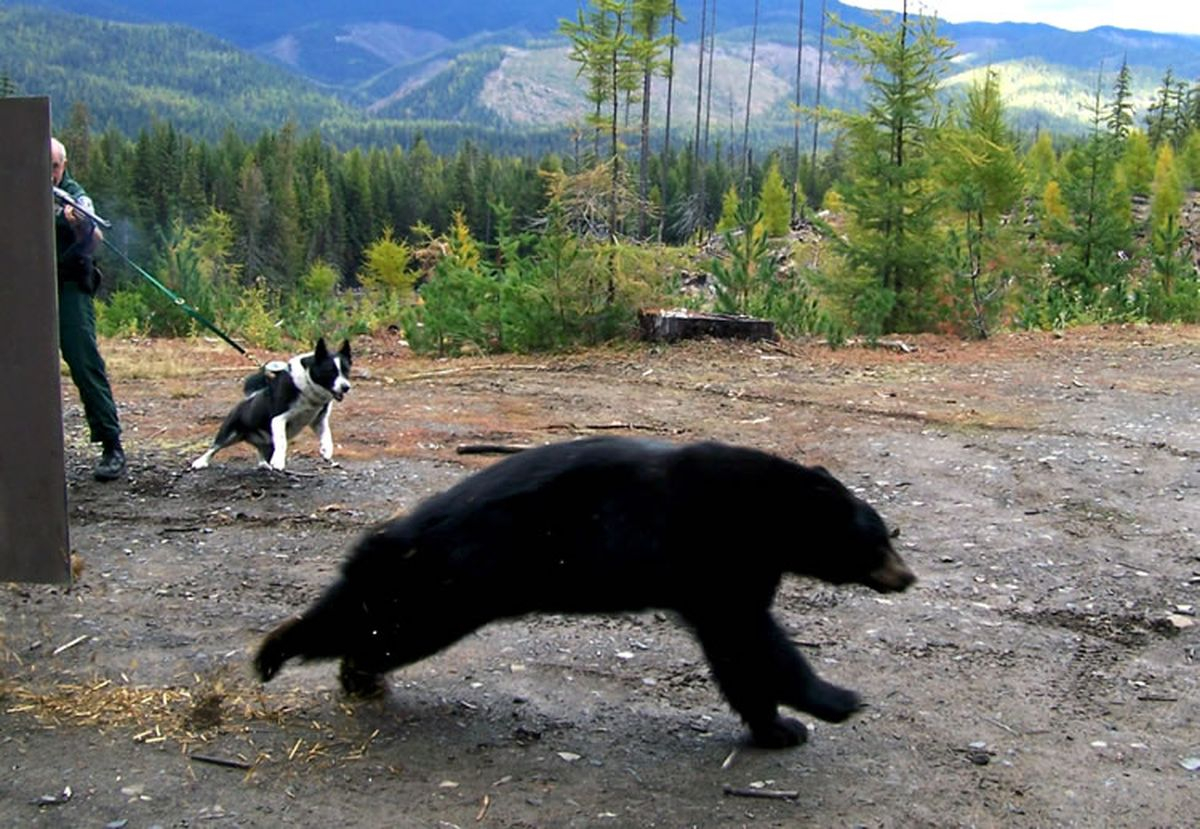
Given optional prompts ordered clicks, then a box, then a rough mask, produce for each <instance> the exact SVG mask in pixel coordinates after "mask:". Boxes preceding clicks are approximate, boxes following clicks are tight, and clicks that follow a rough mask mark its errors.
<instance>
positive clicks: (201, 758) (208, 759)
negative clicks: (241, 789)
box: [188, 754, 253, 771]
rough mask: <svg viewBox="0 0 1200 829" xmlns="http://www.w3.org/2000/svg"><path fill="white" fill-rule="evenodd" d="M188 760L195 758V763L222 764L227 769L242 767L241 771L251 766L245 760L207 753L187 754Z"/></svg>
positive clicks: (251, 766)
mask: <svg viewBox="0 0 1200 829" xmlns="http://www.w3.org/2000/svg"><path fill="white" fill-rule="evenodd" d="M188 759H189V760H195V761H196V762H197V763H211V764H212V765H214V766H223V767H224V768H227V769H242V770H243V771H245V770H247V769H251V768H253V765H252V764H250V763H247V762H246V761H245V760H231V759H229V758H226V757H213V756H212V755H209V754H189V755H188Z"/></svg>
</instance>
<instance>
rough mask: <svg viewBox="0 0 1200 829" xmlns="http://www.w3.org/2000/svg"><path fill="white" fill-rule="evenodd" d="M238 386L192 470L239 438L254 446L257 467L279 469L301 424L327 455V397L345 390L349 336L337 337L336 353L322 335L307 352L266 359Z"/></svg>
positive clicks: (329, 435)
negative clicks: (236, 399)
mask: <svg viewBox="0 0 1200 829" xmlns="http://www.w3.org/2000/svg"><path fill="white" fill-rule="evenodd" d="M242 388H243V391H245V393H246V397H245V399H243V400H242V401H241V402H240V403H238V404H237V406H235V407H234V409H233V411H232V412H230V413H229V416H228V417H226V418H225V422H224V423H222V424H221V428H220V430H219V431H218V432H217V436H216V438H214V439H213V443H212V446H211V447H209V449H208V451H207V452H205V453H204V454H203V455H201V456H200V457H198V458H196V460H194V461H192V469H204V468H206V467H207V466H208V462H209V461H210V460H212V456H213V455H215V454H217V452H219V451H221V450H222V449H224V448H225V447H226V446H232V445H233V444H235V443H239V442H241V441H243V440H244V441H246V442H247V443H249V444H251V445H253V446H254V448H255V449H257V450H258V454H259V456H260V461H259V465H260V466H264V467H265V466H270V467H271V468H272V469H280V470H281V469H283V468H284V466H285V464H286V463H287V448H288V441H289V440H291V439H292V438H294V437H295V436H296V435H298V434H300V432H301V430H303V429H304V427H306V426H311V427H312V430H313V431H314V432H316V433H317V437H318V438H319V439H320V442H321V457H322V458H324V459H325V460H327V461H328V460H332V459H333V433H332V432H330V431H329V413H330V410H331V409H332V408H333V401H335V400H341V399H342V398H343V397H344V396H345V395H346V392H348V391H350V341H349V340H343V341H342V347H341V348H340V349H338V351H337V353H330V351H329V349H327V348H326V347H325V338H324V337H322V338H320V339H319V340H317V345H316V348H315V350H313V351H312V352H310V353H308V354H298V355H296V356H295V357H293V358H292V359H290V360H288V361H287V362H286V363H284V362H275V363H268V364H267V366H266V367H265V368H264V369H263V370H261V371H259V372H258V373H256V374H252V375H250V376H249V377H247V378H246V382H245V384H244V385H243V387H242Z"/></svg>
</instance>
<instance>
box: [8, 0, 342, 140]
mask: <svg viewBox="0 0 1200 829" xmlns="http://www.w3.org/2000/svg"><path fill="white" fill-rule="evenodd" d="M0 74H4V75H7V76H8V78H9V80H10V81H11V82H12V83H13V85H14V86H15V87H16V91H17V93H18V94H23V95H49V96H50V98H51V104H52V109H53V114H54V117H55V118H56V120H57V119H60V118H65V117H66V115H67V112H66V110H67V109H68V108H69V107H70V106H71V105H72V104H74V103H75V102H83V103H85V104H86V105H87V107H88V109H89V110H90V111H91V113H92V117H93V119H94V123H95V125H96V126H97V127H98V128H101V129H103V128H105V127H107V126H109V125H112V126H115V127H116V128H117V129H119V130H122V131H124V132H127V133H136V132H137V130H139V129H140V128H141V127H144V126H145V125H147V124H149V123H151V121H152V120H153V119H155V118H159V119H162V120H164V121H169V122H170V123H172V124H173V125H174V126H175V127H176V129H179V130H180V131H183V132H187V133H190V134H193V135H199V136H205V137H208V138H215V137H217V136H219V135H220V133H221V132H223V131H224V130H225V129H226V128H227V127H228V126H230V125H232V126H235V127H238V128H241V129H243V130H246V131H248V132H250V131H254V132H256V131H261V130H262V129H264V128H266V127H268V126H270V127H278V126H279V125H280V124H282V123H283V122H284V121H285V120H287V119H289V118H291V119H293V120H295V121H296V122H297V123H299V124H305V125H310V126H315V125H317V124H319V123H321V122H322V121H325V120H327V119H333V118H339V117H343V118H348V117H350V115H351V114H352V110H351V109H349V108H348V107H347V106H346V105H345V104H343V103H342V102H340V101H339V100H338V99H337V98H336V97H334V96H333V95H329V94H326V93H322V92H319V91H317V90H316V89H315V88H314V87H313V85H312V83H311V82H309V81H307V80H305V79H303V78H299V77H296V76H295V75H294V74H291V73H289V72H287V71H286V70H284V69H283V68H281V67H278V66H274V65H271V64H268V63H265V62H264V61H262V60H259V59H257V58H255V57H253V56H252V55H249V54H247V53H245V52H243V51H241V50H239V49H237V48H235V47H233V46H231V45H230V44H228V43H225V42H223V41H221V40H218V39H217V38H215V37H213V36H212V35H208V34H205V33H203V32H199V31H197V30H195V29H189V28H186V27H183V26H175V25H134V24H128V23H112V22H107V21H102V20H96V19H93V18H88V17H76V16H73V15H65V14H61V13H60V14H56V15H47V14H45V13H44V10H41V9H33V8H29V7H20V6H18V7H14V8H0Z"/></svg>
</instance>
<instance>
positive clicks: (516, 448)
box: [454, 443, 533, 455]
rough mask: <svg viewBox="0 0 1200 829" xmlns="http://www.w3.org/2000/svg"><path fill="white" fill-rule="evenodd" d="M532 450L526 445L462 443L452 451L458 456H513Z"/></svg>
mask: <svg viewBox="0 0 1200 829" xmlns="http://www.w3.org/2000/svg"><path fill="white" fill-rule="evenodd" d="M532 448H533V445H532V444H528V443H464V444H461V445H459V446H458V447H457V448H456V449H455V450H454V451H455V452H457V453H458V454H460V455H515V454H517V453H518V452H524V451H525V450H526V449H532Z"/></svg>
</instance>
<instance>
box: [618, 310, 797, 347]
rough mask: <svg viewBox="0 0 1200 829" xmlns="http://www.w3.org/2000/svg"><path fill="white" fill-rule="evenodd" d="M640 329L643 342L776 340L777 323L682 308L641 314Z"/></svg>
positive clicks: (639, 314) (639, 318)
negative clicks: (700, 338) (695, 339)
mask: <svg viewBox="0 0 1200 829" xmlns="http://www.w3.org/2000/svg"><path fill="white" fill-rule="evenodd" d="M638 329H639V330H640V332H641V336H642V339H643V340H650V341H651V342H674V341H676V340H686V339H691V338H694V337H720V338H723V339H737V340H774V339H775V323H773V322H771V321H770V320H764V319H756V318H754V317H747V316H742V315H740V314H739V315H735V314H710V313H705V312H703V311H688V310H686V309H683V308H675V309H671V310H657V311H639V312H638Z"/></svg>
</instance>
